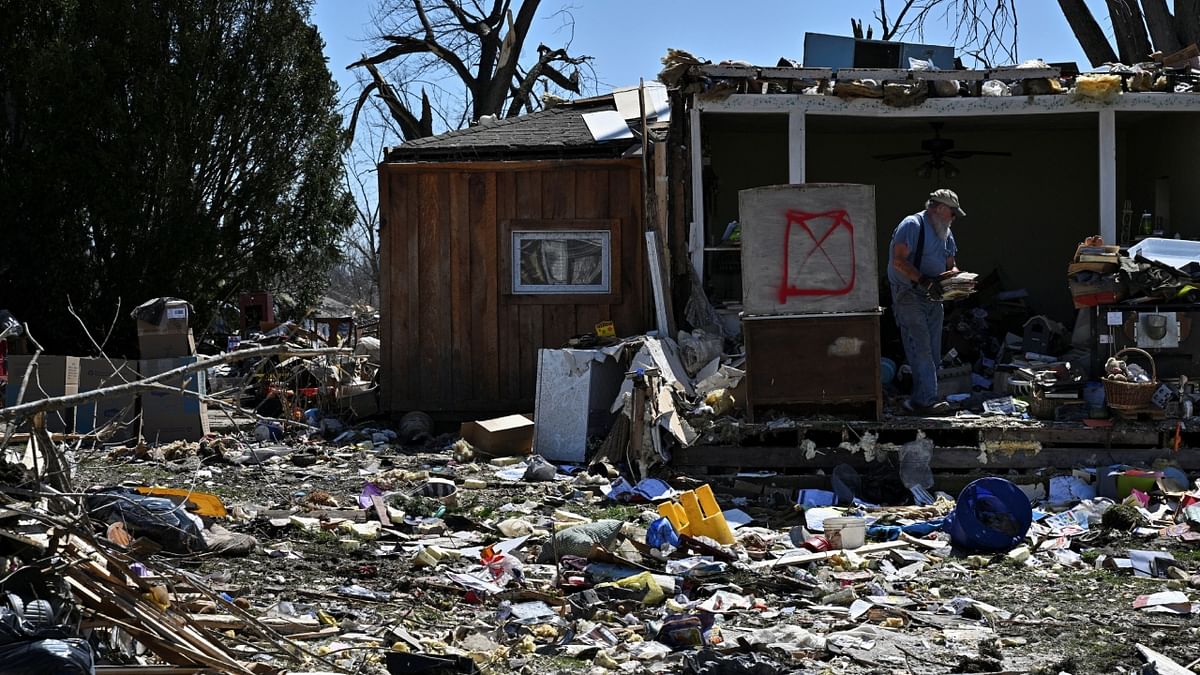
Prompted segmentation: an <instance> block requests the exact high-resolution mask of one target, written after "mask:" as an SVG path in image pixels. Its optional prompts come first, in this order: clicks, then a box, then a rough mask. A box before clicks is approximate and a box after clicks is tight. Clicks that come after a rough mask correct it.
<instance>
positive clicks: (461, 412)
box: [379, 97, 653, 419]
mask: <svg viewBox="0 0 1200 675" xmlns="http://www.w3.org/2000/svg"><path fill="white" fill-rule="evenodd" d="M607 110H615V106H614V105H613V102H612V98H611V97H605V98H601V99H593V100H590V101H587V102H584V103H581V104H574V105H565V106H560V107H556V108H552V109H549V110H546V111H542V112H538V113H534V114H530V115H526V116H523V117H519V118H516V119H512V120H503V121H495V122H491V123H490V124H485V125H478V126H474V127H471V128H469V129H464V130H461V131H454V132H450V133H446V134H442V135H440V136H436V137H431V138H425V139H419V140H416V141H411V142H408V143H405V144H404V145H401V146H398V147H396V148H392V149H390V150H389V151H388V152H387V154H386V156H385V159H384V161H383V162H382V163H381V164H380V165H379V200H380V234H381V245H380V256H381V266H380V274H381V278H380V294H381V305H382V307H381V309H382V312H381V326H380V337H381V340H382V349H383V353H382V361H383V364H382V365H383V371H382V375H381V395H382V404H383V406H384V409H385V410H388V411H390V412H392V413H402V412H404V411H408V410H423V411H425V412H428V413H430V414H433V415H435V416H437V417H441V418H447V419H453V418H470V417H477V416H480V415H483V414H486V413H492V412H505V411H532V410H533V400H534V395H535V380H536V376H537V354H538V350H539V349H541V348H543V347H552V348H559V347H565V346H567V342H568V340H569V339H570V338H571V337H573V336H576V335H580V334H584V333H592V332H594V331H595V326H596V324H597V323H599V322H601V321H612V322H613V323H614V324H615V326H616V330H617V334H618V335H622V336H624V335H631V334H637V333H641V332H643V331H645V330H646V329H647V328H649V327H651V325H652V324H653V309H652V304H651V299H650V284H649V282H648V280H647V279H648V277H647V273H646V266H645V260H646V252H645V251H646V244H645V237H644V234H643V233H644V231H645V224H644V222H643V210H644V209H643V203H644V200H643V187H642V183H643V180H642V176H643V171H642V166H643V162H642V160H641V158H640V157H639V156H636V155H637V154H638V153H637V152H636V151H634V152H631V151H632V150H634V149H636V148H640V142H639V141H635V140H631V139H629V138H628V137H626V138H624V139H618V140H609V141H596V140H595V139H594V138H593V136H592V134H591V132H590V131H589V129H588V126H587V124H586V122H585V120H584V118H583V115H584V114H587V113H591V112H599V111H607ZM630 154H633V155H635V156H633V157H632V158H626V157H625V156H626V155H630Z"/></svg>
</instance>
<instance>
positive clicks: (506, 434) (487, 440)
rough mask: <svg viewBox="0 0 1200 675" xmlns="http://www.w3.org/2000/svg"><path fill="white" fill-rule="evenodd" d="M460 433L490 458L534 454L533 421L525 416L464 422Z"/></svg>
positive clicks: (477, 449)
mask: <svg viewBox="0 0 1200 675" xmlns="http://www.w3.org/2000/svg"><path fill="white" fill-rule="evenodd" d="M459 433H460V434H461V435H462V437H463V440H465V441H466V442H468V443H470V444H471V445H473V446H474V447H475V450H476V451H478V452H479V453H480V454H482V455H486V456H488V457H510V456H513V455H528V454H529V453H531V452H533V420H531V419H529V418H528V417H527V416H525V415H507V416H505V417H496V418H494V419H490V420H477V421H474V422H463V424H462V427H461V428H460V429H459Z"/></svg>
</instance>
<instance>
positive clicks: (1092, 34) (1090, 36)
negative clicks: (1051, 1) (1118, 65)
mask: <svg viewBox="0 0 1200 675" xmlns="http://www.w3.org/2000/svg"><path fill="white" fill-rule="evenodd" d="M1058 6H1059V9H1061V10H1062V13H1063V16H1064V17H1066V19H1067V24H1068V25H1069V26H1071V32H1072V33H1074V34H1075V39H1076V40H1077V41H1079V46H1080V47H1083V53H1084V55H1085V56H1087V58H1088V61H1091V63H1092V66H1093V67H1095V66H1101V65H1103V64H1105V63H1114V62H1116V61H1117V53H1116V52H1114V51H1113V48H1112V44H1110V43H1109V41H1108V38H1107V37H1105V36H1104V29H1102V28H1101V27H1100V24H1099V23H1097V21H1096V17H1094V16H1092V10H1091V9H1089V8H1088V6H1087V3H1086V2H1084V0H1058Z"/></svg>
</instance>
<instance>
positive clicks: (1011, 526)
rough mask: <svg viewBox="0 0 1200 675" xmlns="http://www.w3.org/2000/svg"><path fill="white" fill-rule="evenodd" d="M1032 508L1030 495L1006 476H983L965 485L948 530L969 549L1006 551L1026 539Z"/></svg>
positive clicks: (960, 544) (952, 539)
mask: <svg viewBox="0 0 1200 675" xmlns="http://www.w3.org/2000/svg"><path fill="white" fill-rule="evenodd" d="M1032 522H1033V509H1032V508H1030V506H1029V498H1028V497H1026V496H1025V493H1024V492H1021V489H1020V488H1018V487H1017V486H1016V485H1013V484H1012V483H1010V482H1008V481H1006V480H1004V479H1003V478H980V479H979V480H977V481H975V482H973V483H971V484H970V485H968V486H967V487H965V488H963V491H962V492H960V493H959V495H958V503H957V504H955V506H954V511H952V512H951V513H950V515H948V516H947V517H946V531H947V532H949V533H950V540H951V541H952V542H953V543H954V545H955V546H957V547H959V548H962V549H966V550H969V551H1007V550H1009V549H1011V548H1013V547H1015V546H1017V545H1019V544H1020V543H1021V541H1022V540H1023V539H1025V533H1026V532H1028V531H1029V524H1030V523H1032Z"/></svg>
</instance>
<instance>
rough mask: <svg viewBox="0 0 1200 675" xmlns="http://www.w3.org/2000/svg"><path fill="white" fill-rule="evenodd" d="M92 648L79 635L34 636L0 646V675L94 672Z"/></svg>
mask: <svg viewBox="0 0 1200 675" xmlns="http://www.w3.org/2000/svg"><path fill="white" fill-rule="evenodd" d="M95 672H96V665H95V662H94V659H93V658H92V648H91V647H90V646H89V645H88V643H87V642H85V641H83V640H79V639H70V640H59V639H47V640H31V641H29V642H14V643H12V644H7V645H3V646H0V675H31V674H32V673H54V674H55V675H95Z"/></svg>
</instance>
